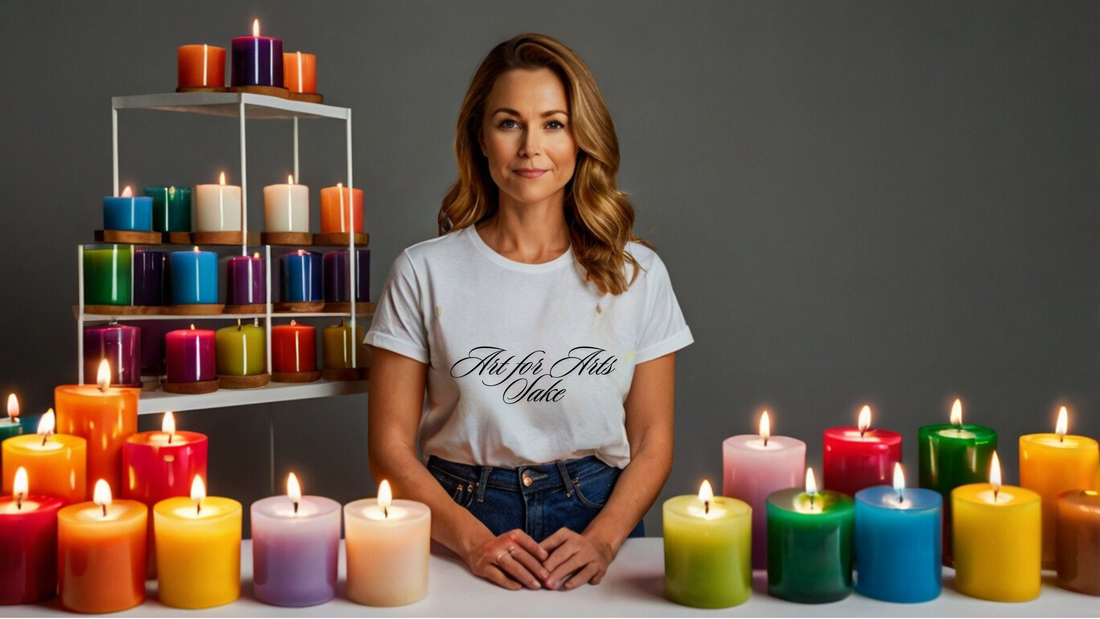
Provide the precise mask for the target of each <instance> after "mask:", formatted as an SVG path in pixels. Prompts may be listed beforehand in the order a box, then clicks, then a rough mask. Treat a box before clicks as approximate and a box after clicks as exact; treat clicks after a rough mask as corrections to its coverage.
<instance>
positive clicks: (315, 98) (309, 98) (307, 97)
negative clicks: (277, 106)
mask: <svg viewBox="0 0 1100 619" xmlns="http://www.w3.org/2000/svg"><path fill="white" fill-rule="evenodd" d="M287 99H290V100H291V101H304V102H306V103H324V102H325V98H324V97H323V96H322V95H319V94H317V93H315V92H292V93H290V94H289V95H287Z"/></svg>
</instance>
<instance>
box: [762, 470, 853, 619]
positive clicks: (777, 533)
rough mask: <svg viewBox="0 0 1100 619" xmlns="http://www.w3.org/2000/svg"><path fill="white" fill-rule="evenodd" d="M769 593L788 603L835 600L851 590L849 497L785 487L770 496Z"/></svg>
mask: <svg viewBox="0 0 1100 619" xmlns="http://www.w3.org/2000/svg"><path fill="white" fill-rule="evenodd" d="M767 512H768V593H769V594H771V595H773V596H775V597H777V598H781V599H784V600H789V601H791V602H801V603H805V604H819V603H823V602H835V601H837V600H842V599H844V598H846V597H848V595H849V594H851V592H852V538H853V534H854V530H855V506H854V503H853V501H852V497H850V496H848V495H846V494H841V493H839V492H833V491H830V490H826V491H823V492H817V493H815V494H813V495H810V494H808V493H806V492H803V491H802V490H801V489H800V488H789V489H787V490H780V491H778V492H773V493H772V494H770V495H768V500H767Z"/></svg>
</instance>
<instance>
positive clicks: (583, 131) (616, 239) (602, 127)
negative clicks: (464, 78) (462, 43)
mask: <svg viewBox="0 0 1100 619" xmlns="http://www.w3.org/2000/svg"><path fill="white" fill-rule="evenodd" d="M543 68H545V69H550V70H551V71H553V72H554V73H555V74H556V75H557V76H558V78H559V79H561V81H562V85H563V86H564V87H565V94H566V98H567V100H568V103H569V121H570V126H571V128H572V131H573V140H574V141H575V142H576V144H577V147H578V153H577V164H576V170H575V172H574V173H573V178H572V179H571V180H570V181H569V183H568V184H567V185H566V188H565V193H566V197H565V220H566V222H567V224H568V226H569V237H570V242H571V245H572V250H573V254H574V256H575V257H576V259H577V262H579V263H580V264H581V266H582V267H584V270H585V273H586V277H587V280H588V281H590V282H592V283H593V284H594V285H595V286H596V288H598V289H599V291H600V292H601V293H604V294H606V293H611V294H620V293H622V292H624V291H626V289H627V288H628V287H629V286H630V284H632V283H633V282H634V279H635V278H636V277H637V276H638V271H639V270H640V266H639V265H638V262H637V261H636V260H635V259H634V257H633V256H631V255H630V253H629V252H627V251H626V244H627V242H628V241H635V242H637V243H641V244H643V245H645V246H647V247H652V245H650V244H649V243H647V242H646V241H644V240H642V239H640V238H638V237H636V236H634V232H633V230H632V228H633V226H634V207H633V205H631V204H630V201H629V200H627V197H626V194H625V193H623V192H621V191H619V189H618V187H617V177H618V173H619V139H618V137H617V136H616V135H615V124H614V123H613V122H612V120H611V112H610V111H609V110H608V109H607V103H605V102H604V100H603V95H601V94H600V89H599V87H598V86H597V85H596V79H595V78H594V77H593V76H592V72H591V71H589V70H588V66H587V65H585V64H584V61H583V60H581V58H580V56H578V55H577V54H576V53H575V52H574V51H573V50H571V49H569V48H568V47H566V46H565V45H563V44H561V43H560V42H558V41H557V40H555V39H552V38H550V37H548V36H545V35H541V34H521V35H519V36H517V37H514V38H512V39H510V40H508V41H505V42H503V43H501V44H499V45H497V46H496V47H494V48H493V50H492V51H491V52H489V55H488V56H486V57H485V60H483V61H482V62H481V66H479V67H478V69H477V72H476V73H474V77H473V80H472V81H471V82H470V88H469V90H467V91H466V98H465V99H464V100H463V102H462V110H461V111H460V112H459V115H458V126H457V130H456V132H455V157H456V158H457V160H458V180H457V181H455V184H454V185H452V186H451V188H450V190H449V191H448V192H447V195H446V196H445V197H444V198H443V205H442V206H441V207H440V209H439V234H440V235H443V234H446V233H448V232H451V231H454V230H460V229H462V228H466V227H468V226H471V225H474V224H476V223H478V222H480V221H483V220H484V219H486V218H488V217H491V216H492V215H493V214H494V213H496V211H497V206H498V196H499V189H498V188H497V186H496V184H495V183H494V182H493V179H492V177H491V176H490V175H489V167H488V160H487V159H486V158H485V156H484V155H483V154H482V152H481V149H480V148H479V146H478V135H479V133H480V131H481V126H482V121H483V119H484V116H485V102H486V100H487V99H488V98H489V93H490V92H492V90H493V85H494V84H495V83H496V80H497V78H498V77H500V76H501V75H503V74H504V73H506V72H508V71H512V70H515V69H543ZM627 264H629V265H630V266H631V269H630V277H629V279H627V269H626V268H625V267H626V265H627Z"/></svg>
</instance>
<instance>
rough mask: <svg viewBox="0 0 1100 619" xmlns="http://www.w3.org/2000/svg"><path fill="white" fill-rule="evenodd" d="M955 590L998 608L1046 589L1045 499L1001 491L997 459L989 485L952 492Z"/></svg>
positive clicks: (1006, 489) (1008, 488)
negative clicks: (1043, 580) (1044, 553)
mask: <svg viewBox="0 0 1100 619" xmlns="http://www.w3.org/2000/svg"><path fill="white" fill-rule="evenodd" d="M951 503H952V512H953V513H954V516H953V522H952V526H953V527H954V545H953V551H954V553H955V588H956V589H958V590H959V593H962V594H964V595H969V596H970V597H975V598H981V599H983V600H993V601H995V602H1025V601H1027V600H1033V599H1035V598H1036V597H1038V596H1039V590H1040V585H1041V583H1042V575H1041V569H1042V548H1043V545H1042V535H1043V529H1042V525H1041V518H1042V499H1041V498H1040V497H1039V495H1038V494H1037V493H1035V492H1032V491H1031V490H1027V489H1025V488H1017V487H1014V486H1002V485H1001V463H1000V461H999V460H998V459H997V453H996V452H994V453H993V461H992V462H991V464H990V472H989V483H984V484H968V485H966V486H959V487H958V488H955V489H954V490H952V491H951Z"/></svg>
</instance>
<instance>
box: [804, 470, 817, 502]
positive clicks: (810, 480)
mask: <svg viewBox="0 0 1100 619" xmlns="http://www.w3.org/2000/svg"><path fill="white" fill-rule="evenodd" d="M806 494H808V495H810V497H811V498H812V497H813V496H814V495H815V494H817V480H816V479H814V470H813V469H812V468H810V467H806Z"/></svg>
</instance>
